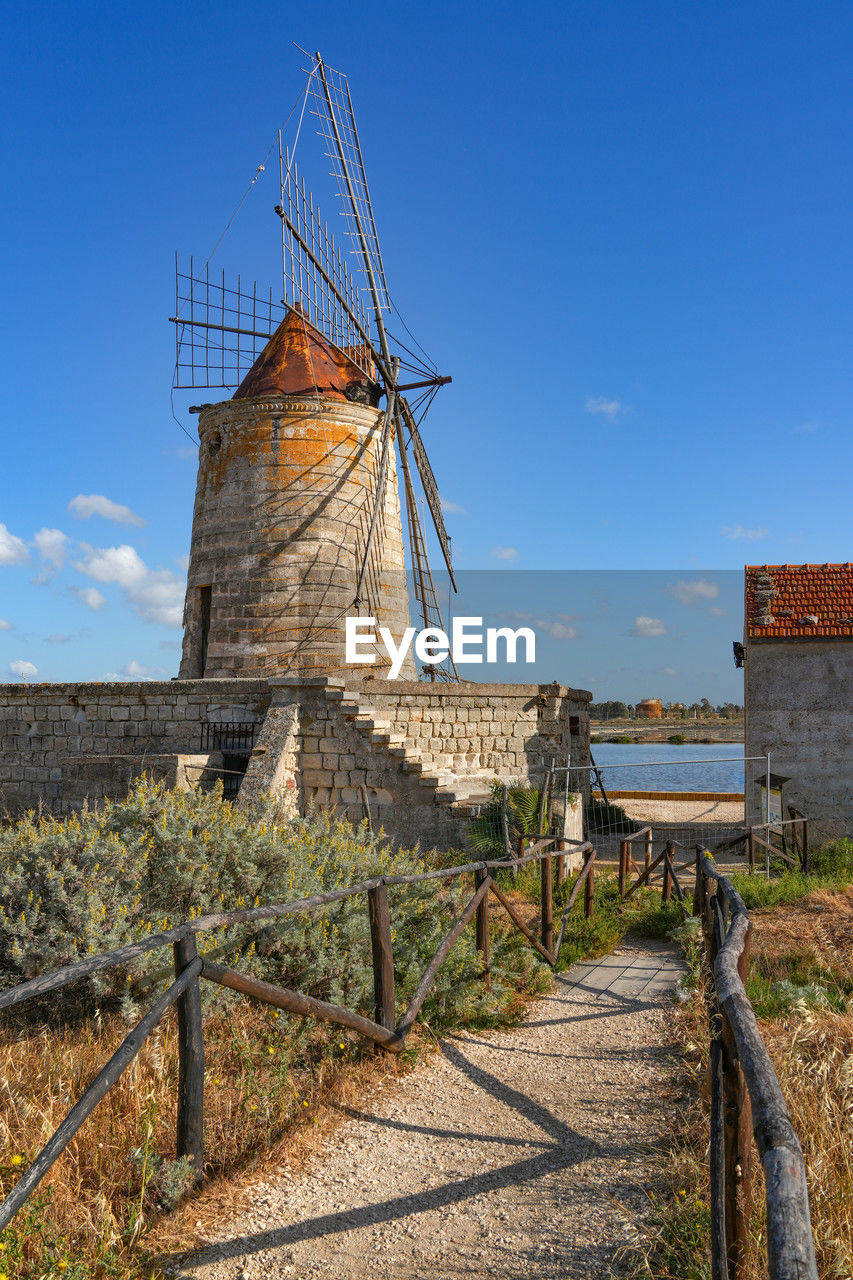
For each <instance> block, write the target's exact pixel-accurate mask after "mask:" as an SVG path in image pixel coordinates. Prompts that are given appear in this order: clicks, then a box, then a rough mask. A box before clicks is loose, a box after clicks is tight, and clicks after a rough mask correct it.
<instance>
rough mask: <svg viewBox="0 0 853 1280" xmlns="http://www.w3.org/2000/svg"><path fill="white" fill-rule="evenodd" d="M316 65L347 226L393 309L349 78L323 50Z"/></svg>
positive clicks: (318, 98)
mask: <svg viewBox="0 0 853 1280" xmlns="http://www.w3.org/2000/svg"><path fill="white" fill-rule="evenodd" d="M313 70H314V72H315V74H314V75H312V77H311V81H310V84H311V92H312V95H313V100H314V108H313V113H312V114H313V115H314V116H315V117H316V120H317V131H318V133H319V134H320V137H321V138H322V139H323V143H324V146H325V149H326V155H327V156H328V158H329V160H330V161H331V163H332V173H333V176H334V178H335V181H336V183H337V187H338V195H339V196H340V199H341V205H342V212H343V214H344V217H345V218H346V222H347V231H348V233H349V236H350V240H351V241H352V246H353V248H354V249H355V250H356V252H357V253H358V255H359V256H360V258H361V270H362V272H363V274H364V280H365V284H366V285H368V287H369V288H370V289H371V291H373V290H374V289H375V303H376V306H377V308H378V310H379V311H380V313H381V312H387V311H390V310H391V301H390V298H389V295H388V283H387V281H386V279H385V265H384V263H383V261H382V251H381V249H380V247H379V236H378V235H377V232H376V220H375V218H374V216H373V205H372V203H371V200H370V191H369V189H368V186H367V176H366V174H365V172H364V158H363V156H362V154H361V143H360V142H359V139H358V129H357V127H356V123H355V115H354V113H353V109H352V97H351V96H350V91H349V82H348V81H347V78H346V76H345V75H344V74H343V73H342V72H340V71H335V70H334V69H333V68H332V67H329V66H327V65H326V64H325V63H324V62H323V60H322V58H321V57H320V55H319V54H318V53H317V54H315V55H314V67H313Z"/></svg>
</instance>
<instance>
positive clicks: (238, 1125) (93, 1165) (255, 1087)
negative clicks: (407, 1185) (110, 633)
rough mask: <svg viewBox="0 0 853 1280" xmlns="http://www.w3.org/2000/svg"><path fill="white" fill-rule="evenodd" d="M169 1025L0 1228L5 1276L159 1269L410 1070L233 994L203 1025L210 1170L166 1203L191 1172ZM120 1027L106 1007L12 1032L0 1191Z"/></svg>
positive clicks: (1, 1080)
mask: <svg viewBox="0 0 853 1280" xmlns="http://www.w3.org/2000/svg"><path fill="white" fill-rule="evenodd" d="M175 1032H176V1028H175V1018H174V1015H170V1017H169V1018H167V1019H166V1020H165V1021H164V1022H163V1023H162V1024H161V1025H160V1027H158V1028H157V1029H156V1030H155V1032H154V1033H153V1034H152V1036H151V1037H150V1038H149V1040H148V1042H147V1043H146V1045H145V1046H144V1047H143V1049H142V1051H141V1052H140V1054H139V1055H138V1057H137V1058H136V1059H135V1060H134V1062H133V1064H132V1065H131V1066H130V1067H129V1068H128V1070H127V1072H126V1073H125V1074H124V1076H123V1077H122V1079H121V1080H120V1081H119V1083H118V1084H117V1085H116V1086H115V1088H114V1089H112V1090H111V1091H110V1093H109V1094H108V1095H107V1097H106V1098H105V1099H104V1101H103V1102H102V1103H101V1104H100V1105H99V1106H98V1107H97V1108H96V1109H95V1111H94V1113H93V1114H92V1116H91V1117H90V1118H89V1120H88V1121H87V1122H86V1123H85V1124H84V1125H83V1127H82V1128H81V1130H80V1131H79V1133H78V1135H77V1137H76V1138H75V1139H74V1140H73V1141H72V1143H71V1144H70V1145H69V1147H68V1148H67V1149H66V1151H65V1153H64V1154H63V1155H62V1156H60V1158H59V1160H58V1161H57V1162H56V1164H54V1166H53V1168H52V1169H51V1170H50V1172H49V1173H48V1174H47V1176H46V1178H45V1179H44V1182H43V1183H42V1184H41V1188H40V1189H39V1191H38V1192H37V1193H36V1198H35V1199H34V1200H33V1201H31V1202H30V1203H29V1205H28V1206H26V1207H25V1208H24V1210H22V1211H21V1213H20V1214H19V1216H18V1218H16V1219H15V1220H14V1222H13V1224H12V1226H11V1227H10V1228H9V1229H8V1231H7V1232H6V1233H4V1244H5V1248H4V1249H3V1252H2V1254H0V1272H5V1273H6V1274H7V1275H8V1277H9V1280H13V1278H15V1280H17V1277H42V1276H53V1275H65V1276H67V1277H75V1278H76V1277H83V1276H86V1277H89V1276H91V1277H93V1278H97V1280H101V1278H102V1277H108V1276H122V1277H131V1276H137V1275H142V1274H151V1270H152V1256H153V1254H154V1253H157V1252H163V1251H167V1250H168V1251H172V1250H181V1249H186V1248H190V1247H192V1246H194V1245H196V1244H199V1243H201V1242H203V1241H204V1240H205V1239H206V1234H207V1230H208V1228H210V1227H212V1225H213V1224H214V1223H215V1222H216V1221H217V1220H219V1219H220V1218H221V1216H222V1214H223V1213H227V1212H229V1211H230V1210H231V1209H232V1208H234V1207H235V1206H236V1205H237V1203H238V1202H239V1200H240V1198H241V1195H242V1194H243V1192H244V1189H245V1186H246V1183H247V1181H251V1180H252V1179H253V1178H254V1177H256V1176H258V1175H259V1174H263V1173H268V1172H270V1171H272V1170H278V1169H281V1168H283V1167H287V1168H288V1169H292V1168H294V1167H298V1166H299V1165H300V1164H303V1163H304V1162H305V1160H307V1159H308V1158H310V1156H311V1155H312V1153H313V1152H314V1151H315V1150H316V1149H317V1147H318V1146H319V1145H320V1144H321V1143H322V1142H323V1141H324V1140H325V1139H326V1137H327V1136H328V1134H329V1133H330V1131H331V1130H332V1129H333V1128H334V1126H335V1125H336V1123H337V1122H338V1115H339V1111H338V1108H340V1107H341V1106H345V1105H348V1104H353V1103H355V1102H357V1101H358V1099H360V1098H362V1097H363V1096H364V1094H365V1092H366V1091H367V1090H368V1089H369V1088H370V1087H372V1086H373V1085H374V1084H376V1083H377V1082H378V1081H379V1080H380V1079H387V1078H388V1077H391V1076H394V1075H396V1074H399V1073H400V1072H402V1071H405V1070H406V1069H407V1064H406V1062H405V1061H401V1060H400V1059H391V1058H390V1057H389V1056H386V1055H382V1056H380V1055H378V1054H375V1053H372V1052H370V1051H369V1050H366V1049H365V1048H363V1047H362V1045H361V1044H360V1042H358V1041H357V1040H356V1039H354V1038H352V1037H350V1035H349V1033H340V1032H338V1031H337V1030H335V1029H333V1028H328V1027H325V1026H322V1025H314V1024H312V1023H307V1022H297V1021H294V1020H290V1019H286V1018H285V1017H284V1015H282V1016H281V1017H279V1016H278V1014H277V1012H276V1011H272V1010H268V1009H264V1008H262V1007H259V1006H257V1005H249V1004H248V1003H245V1002H242V1001H240V1002H235V1004H234V1008H233V1010H231V1011H230V1012H229V1013H227V1014H223V1013H219V1014H213V1015H211V1016H210V1017H208V1018H207V1019H206V1021H205V1054H206V1065H207V1078H206V1087H205V1150H206V1152H207V1153H209V1163H208V1165H207V1166H206V1175H207V1180H206V1184H205V1187H204V1189H203V1190H202V1191H201V1192H200V1193H197V1194H196V1195H194V1196H192V1197H191V1198H190V1199H189V1201H188V1202H185V1203H184V1204H183V1206H182V1207H181V1208H179V1209H178V1210H177V1211H175V1212H170V1210H171V1209H172V1208H173V1206H174V1204H175V1203H176V1201H177V1199H178V1198H179V1196H180V1193H181V1192H182V1190H184V1189H185V1186H186V1169H185V1168H184V1167H183V1165H182V1164H180V1163H178V1162H175V1160H174V1154H175V1152H174V1142H175V1109H176V1103H175V1098H176V1091H177V1078H178V1054H177V1042H176V1034H175ZM126 1034H127V1026H126V1025H125V1024H124V1023H123V1022H122V1020H121V1019H120V1018H119V1017H118V1016H117V1015H113V1016H111V1017H109V1018H106V1017H105V1018H100V1017H98V1018H95V1019H92V1020H91V1021H89V1022H86V1023H82V1024H80V1025H79V1026H78V1027H76V1028H73V1029H68V1028H65V1029H49V1028H45V1029H43V1030H42V1031H41V1032H39V1033H38V1034H31V1035H29V1036H27V1037H25V1038H17V1039H13V1038H10V1037H8V1036H7V1037H5V1038H4V1040H3V1042H2V1044H0V1097H2V1102H0V1116H2V1119H0V1189H2V1192H3V1194H6V1193H7V1192H8V1190H9V1189H10V1187H11V1186H12V1185H13V1183H14V1181H15V1180H16V1178H17V1176H18V1174H19V1173H20V1171H21V1168H22V1167H23V1166H25V1165H26V1163H27V1162H28V1160H29V1159H30V1158H31V1157H32V1156H33V1155H34V1154H35V1152H36V1151H37V1150H38V1149H39V1148H40V1147H41V1146H42V1145H43V1143H44V1142H45V1141H46V1140H47V1138H49V1137H50V1135H51V1134H52V1132H53V1131H54V1129H55V1128H56V1126H57V1125H58V1124H59V1123H60V1121H61V1120H62V1119H63V1118H64V1116H65V1115H66V1114H67V1112H68V1110H69V1108H70V1107H71V1106H72V1105H73V1103H74V1102H75V1101H76V1099H77V1098H78V1097H79V1096H80V1094H81V1093H82V1092H83V1090H84V1089H85V1088H86V1086H87V1085H88V1084H89V1083H90V1081H91V1080H92V1078H93V1077H94V1075H95V1074H96V1073H97V1071H98V1070H99V1069H100V1067H101V1066H102V1065H103V1063H104V1062H105V1060H106V1059H107V1058H108V1057H109V1055H110V1054H111V1053H112V1052H113V1051H114V1050H115V1048H116V1047H117V1045H118V1044H119V1043H120V1041H121V1040H122V1039H123V1037H124V1036H125V1035H126ZM420 1043H421V1045H423V1044H424V1041H423V1039H422V1040H421V1042H420ZM413 1053H414V1050H413V1052H411V1053H410V1054H409V1055H408V1056H409V1058H410V1059H411V1057H412V1056H413ZM154 1269H155V1270H156V1268H154Z"/></svg>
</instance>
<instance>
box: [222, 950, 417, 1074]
mask: <svg viewBox="0 0 853 1280" xmlns="http://www.w3.org/2000/svg"><path fill="white" fill-rule="evenodd" d="M201 976H202V977H203V978H207V979H209V981H210V982H216V983H218V984H219V986H221V987H230V989H231V990H232V991H239V992H240V994H241V995H244V996H252V997H253V998H254V999H255V1000H262V1001H263V1003H264V1004H271V1005H273V1006H274V1007H275V1008H276V1009H286V1010H287V1011H288V1013H298V1014H301V1015H302V1016H303V1017H307V1018H319V1019H320V1021H321V1022H334V1023H337V1025H338V1026H341V1027H349V1028H350V1030H351V1031H357V1032H358V1034H359V1035H360V1036H366V1037H367V1039H368V1040H375V1041H376V1043H377V1044H381V1045H382V1046H383V1047H384V1048H386V1049H390V1050H392V1052H395V1053H396V1052H399V1050H400V1049H401V1048H402V1047H403V1046H402V1043H401V1042H400V1038H399V1036H397V1035H396V1034H395V1033H394V1032H393V1031H388V1030H387V1029H386V1028H385V1027H380V1026H379V1025H378V1023H376V1022H372V1021H371V1020H370V1018H362V1017H361V1015H360V1014H358V1013H351V1012H350V1010H349V1009H344V1008H343V1007H342V1006H340V1005H336V1004H328V1003H327V1002H326V1001H325V1000H317V999H315V997H314V996H306V995H303V994H302V992H300V991H290V990H288V988H287V987H279V986H275V985H274V984H273V983H271V982H262V981H261V979H260V978H253V977H252V976H251V975H250V974H248V973H238V971H237V970H236V969H229V968H227V967H226V966H225V965H221V964H212V963H211V962H210V961H209V960H205V961H204V962H203V963H202V969H201Z"/></svg>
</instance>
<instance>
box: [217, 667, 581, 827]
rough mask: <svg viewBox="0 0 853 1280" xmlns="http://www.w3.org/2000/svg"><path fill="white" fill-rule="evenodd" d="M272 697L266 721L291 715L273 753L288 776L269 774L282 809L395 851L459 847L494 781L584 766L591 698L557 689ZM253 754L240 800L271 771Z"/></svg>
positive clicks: (291, 683)
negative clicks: (395, 846) (328, 817)
mask: <svg viewBox="0 0 853 1280" xmlns="http://www.w3.org/2000/svg"><path fill="white" fill-rule="evenodd" d="M271 687H272V689H273V704H272V708H271V715H272V714H273V713H274V712H275V711H276V709H277V708H281V707H288V708H290V709H291V716H290V718H289V719H288V722H287V737H286V740H285V739H283V740H282V744H281V750H282V751H287V752H288V753H289V758H290V759H293V760H294V761H295V764H296V767H295V770H294V771H293V773H292V774H288V772H287V770H284V771H281V770H278V774H277V776H278V783H277V786H278V788H279V793H280V794H282V795H283V796H284V797H285V798H286V799H287V800H288V804H289V806H292V807H294V808H298V809H299V810H300V811H301V812H306V811H307V810H308V808H310V807H311V806H314V807H316V808H328V807H334V808H335V809H336V810H337V811H338V812H340V813H341V814H344V815H346V816H348V817H350V818H352V819H353V820H355V821H360V820H361V819H362V818H363V817H364V816H366V814H367V813H369V815H370V817H371V820H372V821H373V822H374V823H375V824H376V825H381V826H382V827H383V828H384V830H385V831H386V832H387V833H388V834H389V835H390V836H391V837H392V838H393V839H394V840H395V841H396V842H398V843H400V844H404V845H412V844H415V843H416V842H418V841H420V843H421V844H422V845H425V846H431V845H436V846H439V847H442V846H445V847H446V846H451V845H458V844H460V843H461V842H462V839H463V835H464V828H465V826H466V825H467V821H468V818H469V816H470V808H469V807H468V806H467V805H466V801H469V800H470V799H471V798H472V797H473V796H474V795H478V796H480V797H482V796H483V795H484V794H485V793H486V792H487V791H488V786H489V783H490V781H491V780H492V779H493V778H495V777H498V778H503V779H509V778H525V779H526V778H532V779H533V780H541V778H542V776H543V771H544V767H545V764H546V762H547V761H549V760H551V761H554V762H556V763H558V764H559V763H565V760H566V756H567V753H568V754H569V755H570V758H571V762H572V763H573V764H583V763H586V762H587V761H588V759H589V715H588V704H589V699H590V695H589V694H588V693H585V692H582V691H579V690H574V689H567V688H565V687H562V686H556V685H544V686H540V685H487V684H479V685H478V684H475V683H466V684H459V685H438V684H436V685H425V684H423V683H420V682H415V681H412V682H403V681H387V680H384V681H380V680H377V681H364V682H363V683H359V684H358V685H353V684H348V685H347V686H343V684H342V683H341V684H340V685H339V686H338V687H336V686H335V684H334V683H331V682H329V683H326V682H319V681H318V682H313V683H312V682H307V681H301V682H300V681H297V680H290V679H280V680H275V681H271ZM259 748H260V752H259V755H258V756H253V759H252V762H251V763H250V766H249V771H248V772H247V775H246V779H245V781H244V783H243V789H242V790H241V798H243V796H244V794H245V796H246V797H247V798H248V797H250V796H251V795H253V794H255V791H256V787H257V781H258V780H259V779H260V778H263V779H265V780H268V779H271V778H272V776H273V773H274V771H275V770H276V769H277V765H276V759H277V757H276V756H275V755H270V752H269V750H268V748H267V746H266V745H265V744H261V743H259ZM285 788H289V791H286V790H285Z"/></svg>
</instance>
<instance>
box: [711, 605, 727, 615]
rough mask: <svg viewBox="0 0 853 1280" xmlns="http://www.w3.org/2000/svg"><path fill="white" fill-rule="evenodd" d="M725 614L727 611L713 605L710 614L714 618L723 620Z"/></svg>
mask: <svg viewBox="0 0 853 1280" xmlns="http://www.w3.org/2000/svg"><path fill="white" fill-rule="evenodd" d="M727 613H728V609H723V608H721V606H720V605H718V604H715V605H714V607H713V608H712V610H711V614H712V616H713V617H715V618H724V617H725V616H726V614H727Z"/></svg>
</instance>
